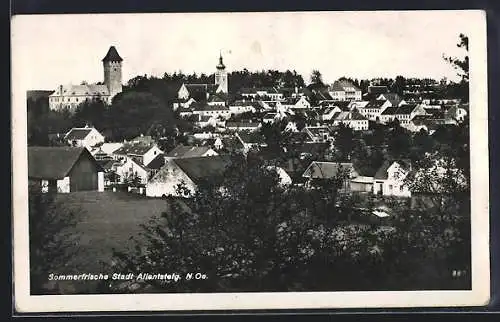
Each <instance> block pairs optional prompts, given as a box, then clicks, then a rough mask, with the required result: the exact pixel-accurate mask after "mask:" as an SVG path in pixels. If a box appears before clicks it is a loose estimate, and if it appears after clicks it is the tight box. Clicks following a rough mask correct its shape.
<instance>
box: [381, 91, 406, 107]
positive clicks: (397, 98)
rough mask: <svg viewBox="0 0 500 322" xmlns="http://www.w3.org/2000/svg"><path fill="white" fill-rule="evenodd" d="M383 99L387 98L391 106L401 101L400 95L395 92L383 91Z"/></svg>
mask: <svg viewBox="0 0 500 322" xmlns="http://www.w3.org/2000/svg"><path fill="white" fill-rule="evenodd" d="M382 95H384V97H385V99H386V100H388V101H389V102H390V103H391V105H392V106H396V105H398V104H399V103H401V100H402V99H401V97H400V96H399V95H398V94H397V93H383V94H382Z"/></svg>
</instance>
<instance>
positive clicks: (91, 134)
mask: <svg viewBox="0 0 500 322" xmlns="http://www.w3.org/2000/svg"><path fill="white" fill-rule="evenodd" d="M64 140H65V141H66V142H67V143H68V144H69V145H70V146H77V147H86V148H87V149H88V150H90V149H91V148H92V147H93V146H95V145H97V144H100V143H104V136H103V135H102V134H101V133H99V131H97V130H96V129H95V128H94V127H89V126H85V127H75V128H72V129H71V130H69V132H68V133H66V135H65V136H64Z"/></svg>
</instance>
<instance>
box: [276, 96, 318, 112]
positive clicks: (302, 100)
mask: <svg viewBox="0 0 500 322" xmlns="http://www.w3.org/2000/svg"><path fill="white" fill-rule="evenodd" d="M279 105H281V107H282V108H284V109H285V110H286V109H309V108H311V103H310V102H309V100H308V99H307V98H306V97H305V96H300V97H289V98H287V99H285V100H284V101H282V102H279Z"/></svg>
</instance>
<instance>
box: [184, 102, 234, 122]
mask: <svg viewBox="0 0 500 322" xmlns="http://www.w3.org/2000/svg"><path fill="white" fill-rule="evenodd" d="M193 114H198V115H200V116H214V117H216V118H217V117H222V118H225V119H228V118H229V117H230V116H231V111H230V110H229V108H228V107H227V106H224V105H212V106H210V105H197V106H196V107H195V108H194V109H193Z"/></svg>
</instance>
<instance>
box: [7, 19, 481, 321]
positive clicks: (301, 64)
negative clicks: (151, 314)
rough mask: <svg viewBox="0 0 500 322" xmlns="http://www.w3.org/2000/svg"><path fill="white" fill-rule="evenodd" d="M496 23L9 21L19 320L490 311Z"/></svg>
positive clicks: (143, 20)
mask: <svg viewBox="0 0 500 322" xmlns="http://www.w3.org/2000/svg"><path fill="white" fill-rule="evenodd" d="M486 53H487V47H486V16H485V12H483V11H479V10H469V11H467V10H464V11H363V12H347V11H346V12H341V11H338V12H262V13H258V12H252V13H230V12H227V13H168V14H160V13H157V14H78V15H68V14H59V15H24V16H23V15H18V16H14V17H13V18H12V84H13V106H12V142H13V144H12V152H13V165H14V167H13V169H14V171H13V174H12V175H13V181H12V182H13V191H14V194H13V206H14V207H13V225H14V227H13V228H14V230H13V231H14V234H13V236H14V240H13V250H14V252H13V254H14V259H13V263H14V267H13V276H14V287H15V293H14V301H15V303H14V304H15V308H16V310H17V311H18V312H20V313H22V312H40V313H43V312H92V311H101V312H102V311H183V310H189V311H198V310H200V311H211V310H258V309H297V308H303V309H332V308H403V307H451V306H482V305H487V303H488V301H489V297H490V278H489V276H490V268H489V267H490V264H489V249H490V246H489V190H488V189H489V184H488V183H489V173H488V105H487V66H486V60H487V57H486Z"/></svg>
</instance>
